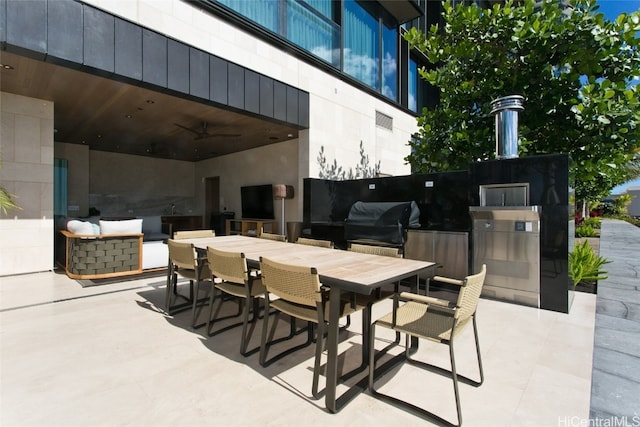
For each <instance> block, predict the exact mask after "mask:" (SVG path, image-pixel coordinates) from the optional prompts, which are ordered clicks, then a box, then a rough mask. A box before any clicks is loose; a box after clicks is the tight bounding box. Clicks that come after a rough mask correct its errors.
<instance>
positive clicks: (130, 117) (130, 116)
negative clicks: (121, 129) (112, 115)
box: [125, 114, 133, 119]
mask: <svg viewBox="0 0 640 427" xmlns="http://www.w3.org/2000/svg"><path fill="white" fill-rule="evenodd" d="M125 117H126V118H127V119H132V118H133V116H132V115H131V114H127V115H126V116H125Z"/></svg>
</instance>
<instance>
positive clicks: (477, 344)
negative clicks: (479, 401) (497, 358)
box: [469, 314, 484, 386]
mask: <svg viewBox="0 0 640 427" xmlns="http://www.w3.org/2000/svg"><path fill="white" fill-rule="evenodd" d="M473 336H474V338H475V339H476V356H477V357H478V369H479V371H480V381H473V380H469V381H472V383H473V385H475V386H479V385H482V383H483V382H484V370H483V369H482V356H480V340H478V325H477V324H476V315H475V314H474V315H473Z"/></svg>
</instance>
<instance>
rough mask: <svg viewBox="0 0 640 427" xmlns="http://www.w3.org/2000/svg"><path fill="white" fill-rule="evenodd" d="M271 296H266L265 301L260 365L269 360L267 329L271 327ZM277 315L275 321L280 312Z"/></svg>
mask: <svg viewBox="0 0 640 427" xmlns="http://www.w3.org/2000/svg"><path fill="white" fill-rule="evenodd" d="M269 306H270V304H269V298H268V297H267V298H265V301H264V312H265V316H264V319H263V321H262V335H261V338H260V357H259V362H260V366H265V362H266V360H267V330H268V329H269V315H268V313H269ZM275 315H276V319H274V322H277V321H278V319H277V318H278V316H279V315H280V313H279V312H278V313H275Z"/></svg>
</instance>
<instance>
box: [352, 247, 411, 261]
mask: <svg viewBox="0 0 640 427" xmlns="http://www.w3.org/2000/svg"><path fill="white" fill-rule="evenodd" d="M349 250H350V251H352V252H359V253H361V254H371V255H382V256H390V257H395V258H402V252H401V251H400V249H399V248H394V247H391V246H377V245H362V244H359V243H351V245H349Z"/></svg>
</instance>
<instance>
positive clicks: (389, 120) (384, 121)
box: [376, 111, 393, 130]
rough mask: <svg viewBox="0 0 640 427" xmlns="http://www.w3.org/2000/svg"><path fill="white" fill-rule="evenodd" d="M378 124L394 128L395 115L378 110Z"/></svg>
mask: <svg viewBox="0 0 640 427" xmlns="http://www.w3.org/2000/svg"><path fill="white" fill-rule="evenodd" d="M376 126H380V127H381V128H385V129H389V130H393V117H391V116H387V115H386V114H383V113H381V112H380V111H376Z"/></svg>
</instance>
